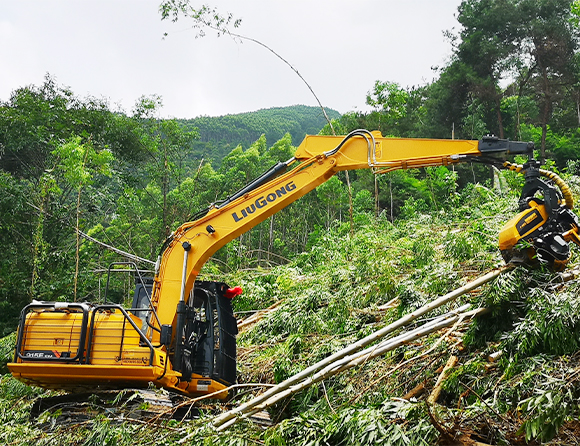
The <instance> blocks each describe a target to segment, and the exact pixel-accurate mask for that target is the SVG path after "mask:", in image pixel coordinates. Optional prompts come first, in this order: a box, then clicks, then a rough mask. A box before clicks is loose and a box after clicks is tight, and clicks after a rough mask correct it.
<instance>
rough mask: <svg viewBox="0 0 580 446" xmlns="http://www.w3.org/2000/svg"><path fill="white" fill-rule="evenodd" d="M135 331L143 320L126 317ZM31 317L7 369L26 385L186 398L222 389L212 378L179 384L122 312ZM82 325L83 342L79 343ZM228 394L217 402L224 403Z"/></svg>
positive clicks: (176, 374) (167, 364)
mask: <svg viewBox="0 0 580 446" xmlns="http://www.w3.org/2000/svg"><path fill="white" fill-rule="evenodd" d="M127 315H128V317H129V318H130V319H131V320H132V321H133V322H134V323H135V325H136V326H137V327H140V326H141V323H142V321H141V319H140V318H138V317H136V316H134V315H133V314H129V313H128V314H127ZM92 317H93V312H92V311H91V312H90V313H89V314H88V315H83V313H81V312H59V311H47V310H43V311H31V312H29V313H28V314H27V315H26V323H25V324H24V332H23V333H22V342H21V349H20V352H19V353H20V355H21V356H22V357H23V358H20V357H17V358H16V361H15V362H12V363H9V364H8V369H9V370H10V372H11V373H12V375H13V376H14V377H15V378H17V379H19V380H21V381H23V382H25V383H27V384H30V385H36V386H40V387H45V388H54V389H64V390H69V391H92V390H95V389H122V388H127V387H148V386H149V384H150V383H152V384H154V385H155V386H158V387H164V388H167V389H174V390H175V391H177V392H180V393H184V394H187V395H190V396H199V395H203V394H207V393H213V392H219V391H220V390H223V389H225V388H226V386H224V385H223V384H221V383H219V382H216V381H214V380H212V379H210V378H205V377H202V376H199V375H194V376H193V378H192V380H191V382H185V383H183V382H181V381H180V379H179V378H180V377H181V373H179V372H175V371H174V370H172V368H171V363H170V361H169V359H168V357H167V354H166V352H165V348H164V347H160V348H153V349H151V348H150V347H149V346H147V345H145V344H144V342H143V336H142V335H141V334H140V333H139V332H138V331H137V330H135V328H134V327H133V325H132V324H131V323H130V322H128V320H127V318H126V317H125V316H124V315H123V314H122V313H120V312H110V311H104V312H100V311H99V312H94V321H93V331H92V333H91V332H90V330H89V326H90V323H91V319H92ZM83 323H85V324H86V327H85V328H86V336H85V339H84V342H81V338H82V336H81V333H82V326H83ZM226 396H227V393H226V392H223V393H222V394H218V395H217V396H216V398H225V397H226Z"/></svg>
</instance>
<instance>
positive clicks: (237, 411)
mask: <svg viewBox="0 0 580 446" xmlns="http://www.w3.org/2000/svg"><path fill="white" fill-rule="evenodd" d="M512 268H513V266H512V265H506V266H503V267H501V268H498V269H496V270H493V271H490V272H489V273H487V274H484V275H483V276H481V277H479V278H477V279H475V280H473V281H471V282H469V283H468V284H466V285H464V286H462V287H459V288H457V289H456V290H454V291H452V292H450V293H447V294H445V295H444V296H441V297H439V298H437V299H435V300H434V301H432V302H429V303H428V304H426V305H424V306H422V307H421V308H419V309H417V310H415V311H413V312H412V313H409V314H407V315H406V316H403V317H402V318H400V319H398V320H397V321H395V322H393V323H391V324H389V325H387V326H386V327H384V328H382V329H381V330H378V331H376V332H374V333H372V334H370V335H369V336H366V337H365V338H363V339H360V340H359V341H357V342H355V343H353V344H351V345H350V346H348V347H346V348H344V349H343V350H340V351H338V352H336V353H334V354H333V355H331V356H329V357H327V358H325V359H323V360H322V361H319V362H317V363H316V364H313V365H312V366H310V367H308V368H306V369H304V370H303V371H302V372H300V373H297V374H296V375H294V376H291V377H290V378H288V379H286V380H285V381H283V382H281V383H280V384H278V385H277V386H275V387H272V388H271V389H269V390H267V391H266V392H264V393H262V394H261V395H258V396H257V397H256V398H254V399H252V400H250V401H248V402H246V403H244V404H241V405H240V406H238V407H235V408H233V409H232V410H230V411H228V412H224V413H223V414H221V415H219V416H217V417H216V418H215V419H214V420H213V424H214V426H215V427H218V428H219V427H220V426H222V425H224V424H225V423H227V422H228V421H230V420H232V419H234V420H235V419H236V417H238V416H239V415H241V414H243V413H245V412H249V411H251V410H252V408H254V407H257V406H259V405H260V404H262V403H264V402H265V401H267V400H268V399H269V398H271V397H272V396H274V395H276V394H278V393H279V392H283V391H284V390H285V389H288V388H289V387H291V386H293V385H295V384H297V383H300V382H301V381H303V380H305V379H307V378H308V377H310V376H311V375H313V374H314V373H316V372H317V371H319V370H321V369H323V368H325V367H327V366H328V365H330V364H332V363H334V362H336V361H338V360H340V359H342V358H344V357H345V356H347V355H350V354H351V353H353V352H356V351H358V350H360V349H362V348H364V347H366V346H368V345H370V344H371V343H373V342H375V341H376V340H378V339H380V338H382V337H384V336H386V335H387V334H389V333H392V332H393V331H395V330H397V329H399V328H401V327H404V326H405V325H408V324H409V323H410V322H412V321H414V320H415V319H417V318H418V317H420V316H422V315H424V314H425V313H428V312H429V311H431V310H434V309H435V308H438V307H440V306H442V305H444V304H446V303H448V302H451V301H453V300H455V299H456V298H457V297H459V296H462V295H463V294H465V293H468V292H469V291H471V290H473V289H475V288H478V287H480V286H481V285H483V284H485V283H487V282H490V281H491V280H493V279H495V278H496V277H498V276H499V275H500V274H502V273H504V272H506V271H508V270H510V269H512ZM234 422H235V421H234ZM230 424H233V423H228V424H227V426H229V425H230ZM227 426H224V428H223V429H225V428H226V427H227Z"/></svg>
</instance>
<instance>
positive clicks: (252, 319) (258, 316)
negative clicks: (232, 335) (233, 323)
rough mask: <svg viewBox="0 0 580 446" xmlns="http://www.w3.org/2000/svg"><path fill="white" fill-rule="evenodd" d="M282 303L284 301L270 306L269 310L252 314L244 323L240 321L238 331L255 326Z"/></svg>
mask: <svg viewBox="0 0 580 446" xmlns="http://www.w3.org/2000/svg"><path fill="white" fill-rule="evenodd" d="M282 302H283V301H281V300H279V301H278V302H276V303H275V304H273V305H270V306H269V307H268V308H264V309H263V310H258V311H256V312H255V313H254V314H252V315H251V316H250V317H248V318H246V319H244V320H243V321H240V322H239V323H238V330H240V329H241V328H244V327H247V326H248V325H251V324H253V323H255V322H258V321H259V320H260V319H262V318H263V317H264V316H265V315H266V314H268V313H270V312H271V311H272V310H274V309H275V308H277V307H278V306H279V305H280V304H281V303H282Z"/></svg>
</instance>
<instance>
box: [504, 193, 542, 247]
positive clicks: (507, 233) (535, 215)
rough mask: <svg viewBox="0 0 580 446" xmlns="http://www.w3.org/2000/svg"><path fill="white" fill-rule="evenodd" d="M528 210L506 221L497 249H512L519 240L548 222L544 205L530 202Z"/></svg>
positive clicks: (524, 238)
mask: <svg viewBox="0 0 580 446" xmlns="http://www.w3.org/2000/svg"><path fill="white" fill-rule="evenodd" d="M529 205H530V206H531V207H530V209H526V210H525V211H523V212H520V213H519V214H518V215H516V216H515V217H514V218H512V219H511V220H510V221H508V222H507V223H506V224H505V225H504V226H503V228H502V229H501V231H500V233H499V249H500V250H501V251H505V250H509V249H512V248H513V247H514V246H515V245H516V244H517V243H518V242H519V241H520V240H526V238H527V237H528V236H529V235H530V234H532V233H533V232H534V231H536V230H538V229H539V228H540V227H541V226H542V225H543V224H544V223H546V221H547V220H548V213H547V211H546V207H545V206H544V205H540V204H538V203H537V202H535V201H530V203H529Z"/></svg>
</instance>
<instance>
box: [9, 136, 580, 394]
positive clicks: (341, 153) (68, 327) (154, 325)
mask: <svg viewBox="0 0 580 446" xmlns="http://www.w3.org/2000/svg"><path fill="white" fill-rule="evenodd" d="M533 148H534V147H533V144H531V143H525V142H513V141H507V140H502V139H498V138H496V137H493V136H488V137H484V138H483V139H481V140H479V141H470V140H469V141H468V140H435V139H399V138H384V137H382V136H381V135H380V133H378V132H369V131H366V130H355V131H353V132H351V133H350V134H348V135H346V136H340V137H338V136H307V137H306V138H305V139H304V141H303V142H302V143H301V144H300V146H299V147H298V148H297V150H296V153H295V155H294V157H293V158H291V159H290V160H288V161H286V162H280V163H278V164H276V165H275V166H273V167H272V168H270V169H269V170H268V171H267V172H265V173H264V174H263V175H262V176H260V177H259V178H257V179H256V180H254V181H253V182H251V183H250V184H248V185H247V186H246V187H244V188H242V189H241V190H239V191H238V192H236V193H234V194H233V195H231V196H229V197H228V198H227V199H225V200H224V201H222V202H219V203H214V204H212V205H211V206H210V207H209V208H208V209H206V210H205V211H203V212H202V213H201V214H200V215H199V216H198V218H197V219H195V221H192V222H188V223H185V224H183V225H181V226H180V227H179V228H178V229H177V230H176V231H175V232H174V233H173V234H171V235H170V236H169V238H168V239H167V240H166V241H165V243H164V245H163V247H162V249H161V253H160V256H159V258H158V260H157V264H156V267H155V276H154V278H152V279H149V280H147V279H146V278H140V276H139V275H138V274H137V276H138V277H139V278H140V280H138V281H137V286H136V289H135V293H134V298H133V304H132V308H129V309H126V308H124V307H122V306H120V305H116V304H111V303H103V304H94V303H66V302H33V303H31V304H30V305H28V306H27V307H25V308H24V309H23V310H22V315H21V318H20V324H19V328H18V337H17V343H16V347H15V355H14V361H13V362H12V363H10V364H8V368H9V369H10V371H11V373H12V374H13V375H14V377H16V378H17V379H19V380H21V381H23V382H25V383H28V384H32V385H36V386H41V387H46V388H57V389H65V390H68V391H73V392H74V391H78V392H80V391H82V392H86V391H91V392H93V391H97V390H104V389H123V388H141V387H147V386H149V384H150V383H153V384H154V385H155V386H157V387H162V388H165V389H168V390H171V391H175V392H178V393H181V394H184V395H189V396H201V395H209V394H212V395H213V396H215V397H217V398H225V397H227V393H228V392H227V387H228V386H230V385H231V384H233V383H235V381H236V339H235V338H236V334H237V325H236V320H235V317H234V315H233V311H232V306H231V299H232V298H234V297H235V296H236V295H237V294H239V293H240V291H241V290H240V289H239V287H234V288H230V287H229V286H227V285H226V284H225V283H220V282H209V281H201V280H196V278H197V276H198V274H199V272H200V270H201V268H202V266H203V265H204V263H205V262H206V261H207V260H208V259H209V258H210V257H211V256H212V255H213V254H214V253H215V252H216V251H217V250H218V249H219V248H221V247H222V246H224V245H225V244H226V243H228V242H229V241H231V240H233V239H234V238H236V237H238V236H239V235H241V234H243V233H244V232H246V231H248V230H250V229H251V228H252V227H254V226H255V225H257V224H258V223H260V222H262V221H264V220H265V219H266V218H268V217H269V216H271V215H272V214H274V213H276V212H278V211H279V210H281V209H283V208H284V207H286V206H288V205H289V204H290V203H292V202H294V201H296V200H297V199H298V198H300V197H302V196H303V195H305V194H307V193H308V192H310V191H311V190H313V189H314V188H316V187H317V186H319V185H320V184H322V183H324V182H325V181H327V180H328V179H329V178H331V177H332V176H333V175H335V174H336V173H337V172H339V171H341V170H353V169H369V168H370V169H373V170H375V171H376V172H377V173H382V172H389V171H392V170H396V169H408V168H421V167H428V166H447V165H451V164H455V163H462V162H479V163H486V164H492V165H495V166H498V167H503V168H508V169H512V170H517V171H521V172H522V173H524V174H525V178H526V180H525V186H524V189H523V191H522V194H521V199H520V202H519V207H520V209H519V210H520V213H519V214H518V215H517V216H516V217H515V218H513V219H512V220H511V221H509V222H508V223H507V224H506V225H505V227H504V228H503V229H502V231H501V233H500V237H499V247H500V250H501V253H502V255H503V256H504V259H505V260H506V261H507V262H521V263H524V264H526V265H537V264H545V265H547V266H549V267H551V268H553V269H555V270H561V269H563V268H564V267H565V265H566V262H567V261H568V259H569V258H570V248H569V242H574V243H576V244H580V239H579V237H578V227H579V223H578V219H577V218H576V216H575V214H574V213H573V212H572V211H571V208H572V206H573V200H572V193H571V192H570V189H569V188H568V186H566V184H565V183H564V182H563V181H562V180H561V179H560V177H558V176H557V175H555V174H553V173H552V172H549V171H545V170H543V169H540V166H539V162H538V161H536V160H534V159H533ZM514 154H522V155H528V161H527V162H526V163H525V164H524V165H523V166H518V165H513V164H510V163H509V162H507V161H505V157H506V156H508V155H514ZM105 302H106V299H105Z"/></svg>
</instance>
